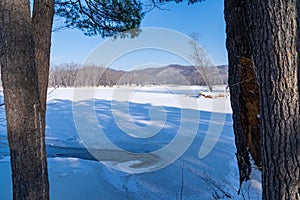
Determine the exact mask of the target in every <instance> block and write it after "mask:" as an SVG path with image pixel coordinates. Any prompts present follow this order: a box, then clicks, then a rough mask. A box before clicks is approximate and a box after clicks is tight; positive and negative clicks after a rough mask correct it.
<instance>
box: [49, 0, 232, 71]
mask: <svg viewBox="0 0 300 200" xmlns="http://www.w3.org/2000/svg"><path fill="white" fill-rule="evenodd" d="M163 8H165V9H167V10H159V9H155V10H153V11H151V12H150V13H148V14H147V15H146V16H145V18H144V19H143V22H142V25H141V27H160V28H167V29H171V30H175V31H177V32H180V33H182V34H186V35H190V34H191V33H193V32H198V33H199V36H200V37H199V43H200V44H201V45H202V46H203V47H204V48H205V49H206V51H207V52H208V54H209V55H210V57H211V59H212V60H213V61H214V63H215V64H216V65H221V64H227V52H226V48H225V21H224V15H223V9H224V6H223V0H206V1H204V2H202V3H197V4H194V5H187V3H186V2H185V3H181V4H175V3H168V4H165V5H164V6H163ZM55 24H56V23H54V26H55ZM104 41H105V39H102V38H100V37H99V36H93V37H88V36H85V35H84V34H83V33H82V32H81V31H79V30H76V29H65V30H62V31H57V32H54V33H53V35H52V47H51V65H56V64H61V63H66V62H76V63H82V62H84V60H85V59H86V58H87V56H88V55H89V54H90V52H91V51H92V50H93V49H95V48H96V47H97V46H98V45H101V44H102V43H103V42H104ZM143 54H144V55H147V56H145V57H144V59H145V58H147V59H148V60H150V61H147V63H145V64H146V65H148V64H149V62H151V56H152V57H153V58H155V59H153V62H152V63H159V64H162V65H164V64H177V63H178V64H184V63H183V62H181V61H180V59H178V57H176V56H170V55H168V54H166V53H162V54H160V53H159V52H157V51H156V52H152V53H151V52H149V50H146V51H145V52H138V53H137V54H136V55H128V57H127V59H123V60H122V59H120V60H119V61H118V62H117V63H116V65H115V67H113V68H118V65H122V66H125V65H127V66H130V67H129V68H132V67H133V66H134V65H137V63H136V62H135V63H134V62H133V60H134V59H133V58H135V59H137V58H139V59H141V60H142V59H143ZM149 55H150V56H149ZM158 55H160V56H158ZM123 57H124V56H123ZM139 64H140V65H142V64H143V63H139Z"/></svg>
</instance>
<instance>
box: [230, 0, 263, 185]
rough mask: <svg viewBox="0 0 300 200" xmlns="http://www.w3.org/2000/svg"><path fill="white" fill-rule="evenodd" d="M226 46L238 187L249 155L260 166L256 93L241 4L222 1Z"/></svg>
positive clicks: (245, 173) (247, 169)
mask: <svg viewBox="0 0 300 200" xmlns="http://www.w3.org/2000/svg"><path fill="white" fill-rule="evenodd" d="M224 14H225V20H226V34H227V39H226V46H227V51H228V61H229V63H228V64H229V77H228V84H229V87H230V98H231V99H230V100H231V106H232V110H233V122H234V124H233V127H234V134H235V143H236V148H237V153H236V156H237V160H238V166H239V172H240V184H242V182H243V181H244V180H247V179H249V177H250V173H251V164H250V159H249V152H248V150H249V151H250V153H251V155H252V157H253V159H254V161H255V163H256V165H258V166H260V165H261V150H260V128H259V127H260V123H259V90H258V84H257V79H256V74H255V70H254V65H253V62H252V50H251V48H250V40H249V37H248V33H247V31H248V21H247V20H246V19H247V17H246V6H245V2H243V1H241V0H225V12H224Z"/></svg>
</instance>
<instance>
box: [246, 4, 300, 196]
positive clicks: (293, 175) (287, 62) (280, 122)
mask: <svg viewBox="0 0 300 200" xmlns="http://www.w3.org/2000/svg"><path fill="white" fill-rule="evenodd" d="M297 4H299V2H297V1H296V0H290V1H286V0H277V1H273V0H266V1H258V0H256V1H251V3H249V4H248V5H247V10H248V12H247V14H248V16H250V18H248V19H249V21H251V23H249V35H250V43H251V46H252V47H253V59H254V63H255V67H256V72H257V76H258V82H259V92H260V113H261V114H260V116H261V136H262V137H261V147H262V166H263V167H262V185H263V199H300V177H299V174H300V145H299V144H300V128H299V127H300V126H299V89H298V63H299V60H298V52H297V48H298V47H297V42H298V41H299V38H298V37H299V33H298V31H297V30H299V27H298V25H297V15H299V14H298V13H297ZM298 44H299V43H298Z"/></svg>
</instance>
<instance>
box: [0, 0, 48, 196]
mask: <svg viewBox="0 0 300 200" xmlns="http://www.w3.org/2000/svg"><path fill="white" fill-rule="evenodd" d="M0 15H1V18H0V30H1V31H0V51H1V54H0V55H1V57H0V63H1V75H2V81H3V89H4V90H3V91H4V99H5V109H6V119H7V131H8V141H9V147H10V156H11V168H12V180H13V199H16V200H20V199H49V183H48V174H47V162H46V154H45V134H44V130H43V112H42V108H41V104H40V98H39V90H38V83H37V73H36V63H35V57H36V56H35V50H34V49H35V46H34V35H33V30H32V24H31V18H30V7H29V1H26V0H21V1H16V0H1V1H0Z"/></svg>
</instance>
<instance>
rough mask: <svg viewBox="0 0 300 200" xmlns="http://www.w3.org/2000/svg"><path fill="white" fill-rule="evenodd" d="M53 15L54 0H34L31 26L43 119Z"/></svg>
mask: <svg viewBox="0 0 300 200" xmlns="http://www.w3.org/2000/svg"><path fill="white" fill-rule="evenodd" d="M53 16H54V0H35V1H34V6H33V15H32V26H33V34H34V43H35V62H36V68H37V75H38V85H39V92H40V102H41V106H42V111H43V119H44V118H45V112H46V101H47V89H48V80H49V66H50V46H51V35H52V24H53Z"/></svg>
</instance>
